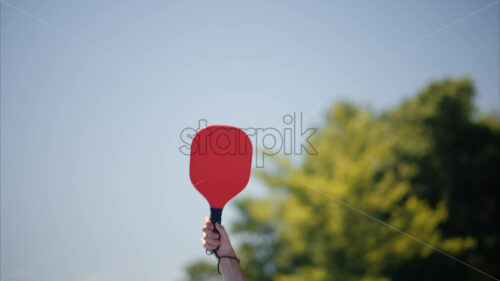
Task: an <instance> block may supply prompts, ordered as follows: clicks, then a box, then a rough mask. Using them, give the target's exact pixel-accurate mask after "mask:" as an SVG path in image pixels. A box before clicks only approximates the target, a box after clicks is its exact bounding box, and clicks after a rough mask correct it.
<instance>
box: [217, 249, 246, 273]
mask: <svg viewBox="0 0 500 281" xmlns="http://www.w3.org/2000/svg"><path fill="white" fill-rule="evenodd" d="M215 256H216V257H217V273H219V275H222V273H220V260H221V259H224V258H226V259H232V260H235V261H237V262H238V263H240V259H239V258H237V257H233V256H219V255H217V252H215Z"/></svg>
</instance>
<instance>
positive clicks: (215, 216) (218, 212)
mask: <svg viewBox="0 0 500 281" xmlns="http://www.w3.org/2000/svg"><path fill="white" fill-rule="evenodd" d="M221 220H222V209H219V208H210V221H211V222H212V224H213V225H214V229H213V230H212V231H213V232H215V233H217V234H219V231H218V230H217V228H216V227H215V223H217V222H218V223H219V224H220V223H221ZM218 239H219V240H220V234H219V238H218ZM218 249H219V247H217V248H215V249H213V250H209V249H206V253H207V254H208V255H211V254H214V253H215V255H217V250H218Z"/></svg>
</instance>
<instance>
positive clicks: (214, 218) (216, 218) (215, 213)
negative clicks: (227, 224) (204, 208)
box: [210, 208, 222, 233]
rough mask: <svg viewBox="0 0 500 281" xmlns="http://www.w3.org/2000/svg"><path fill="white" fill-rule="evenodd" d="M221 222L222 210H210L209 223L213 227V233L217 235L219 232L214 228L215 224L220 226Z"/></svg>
mask: <svg viewBox="0 0 500 281" xmlns="http://www.w3.org/2000/svg"><path fill="white" fill-rule="evenodd" d="M221 220H222V209H219V208H210V221H211V222H212V224H213V225H214V229H213V231H214V232H215V233H219V231H218V230H217V228H215V223H217V222H218V223H219V224H220V223H221Z"/></svg>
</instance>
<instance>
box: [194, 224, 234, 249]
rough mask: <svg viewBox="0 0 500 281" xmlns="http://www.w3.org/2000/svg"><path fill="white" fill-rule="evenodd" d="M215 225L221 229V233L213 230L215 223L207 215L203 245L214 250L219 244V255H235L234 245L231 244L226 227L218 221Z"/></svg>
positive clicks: (202, 239)
mask: <svg viewBox="0 0 500 281" xmlns="http://www.w3.org/2000/svg"><path fill="white" fill-rule="evenodd" d="M215 227H216V228H217V230H218V231H219V234H220V240H219V239H218V238H219V234H217V233H215V232H213V231H212V229H214V225H213V224H212V222H211V221H210V217H205V226H203V229H202V231H203V236H202V237H201V244H202V245H203V247H205V248H207V249H209V250H214V249H215V248H217V247H218V246H219V249H218V250H217V255H219V256H235V253H234V250H233V247H232V246H231V242H230V241H229V236H228V235H227V232H226V229H225V228H224V227H223V226H222V225H220V224H219V223H216V225H215Z"/></svg>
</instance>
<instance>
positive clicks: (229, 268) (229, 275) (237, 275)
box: [220, 258, 245, 281]
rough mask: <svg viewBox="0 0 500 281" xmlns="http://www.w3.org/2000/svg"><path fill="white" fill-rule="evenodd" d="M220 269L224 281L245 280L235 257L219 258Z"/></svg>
mask: <svg viewBox="0 0 500 281" xmlns="http://www.w3.org/2000/svg"><path fill="white" fill-rule="evenodd" d="M220 271H221V273H222V276H223V277H224V281H245V277H244V276H243V271H242V270H241V266H240V263H239V262H238V261H237V260H235V259H230V258H221V259H220Z"/></svg>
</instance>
